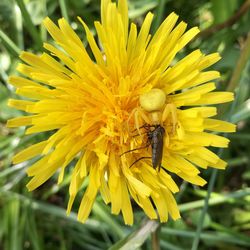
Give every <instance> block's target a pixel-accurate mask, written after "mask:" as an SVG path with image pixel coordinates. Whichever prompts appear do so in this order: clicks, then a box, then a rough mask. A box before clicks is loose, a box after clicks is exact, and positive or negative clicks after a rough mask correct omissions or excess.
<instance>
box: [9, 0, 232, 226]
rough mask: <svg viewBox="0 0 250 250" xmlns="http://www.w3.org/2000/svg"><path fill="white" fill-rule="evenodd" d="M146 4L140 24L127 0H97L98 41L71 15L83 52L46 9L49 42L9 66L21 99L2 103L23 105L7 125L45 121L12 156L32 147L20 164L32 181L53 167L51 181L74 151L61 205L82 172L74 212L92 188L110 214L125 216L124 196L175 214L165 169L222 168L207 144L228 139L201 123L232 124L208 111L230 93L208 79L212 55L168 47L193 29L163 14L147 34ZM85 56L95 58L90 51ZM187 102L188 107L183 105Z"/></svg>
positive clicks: (127, 202)
mask: <svg viewBox="0 0 250 250" xmlns="http://www.w3.org/2000/svg"><path fill="white" fill-rule="evenodd" d="M152 19H153V14H152V13H148V14H147V16H146V17H145V20H144V22H143V24H142V26H141V29H140V31H138V30H137V26H136V25H135V24H134V23H131V24H129V19H128V8H127V1H126V0H119V1H118V4H117V5H116V3H112V2H111V0H102V1H101V22H95V29H96V32H97V35H98V39H99V42H100V46H99V45H98V43H97V42H96V40H95V38H94V36H93V34H92V33H91V31H90V30H89V28H88V27H87V25H86V24H85V23H84V21H83V20H82V19H81V18H79V21H80V22H81V23H82V25H83V28H84V30H85V32H86V37H87V40H88V44H89V47H90V49H91V51H92V54H91V55H89V54H88V53H87V51H86V49H85V47H84V45H83V43H82V41H81V40H80V38H79V37H78V36H77V35H76V33H75V32H74V31H73V29H72V28H71V27H70V25H69V24H68V23H67V22H66V20H65V19H63V18H62V19H60V20H59V21H58V25H56V24H54V23H53V22H52V21H51V20H50V19H49V18H46V19H45V20H44V21H43V24H44V26H45V27H46V29H47V30H48V32H49V33H50V35H51V36H52V37H53V39H54V41H55V43H56V45H52V44H48V43H44V48H45V49H46V50H47V52H44V53H43V54H42V55H35V54H32V53H30V52H23V53H22V54H21V56H20V58H21V59H22V60H23V61H24V63H23V64H20V65H19V66H18V67H17V70H18V71H19V72H20V73H21V74H22V75H24V76H11V77H10V82H11V84H13V85H14V86H15V87H16V88H17V90H16V92H17V94H19V95H21V96H23V97H26V98H28V99H27V100H23V99H22V100H14V99H11V100H9V105H10V106H12V107H14V108H16V109H19V110H23V111H25V112H28V113H30V115H29V116H23V117H17V118H14V119H11V120H9V121H8V126H9V127H18V126H29V127H28V128H27V130H26V134H33V133H40V132H45V131H53V132H52V135H50V136H49V138H48V139H47V140H44V141H41V142H39V143H37V144H34V145H32V146H30V147H28V148H26V149H24V150H23V151H21V152H19V153H18V154H16V155H15V156H14V159H13V162H14V163H15V164H16V163H20V162H23V161H26V160H29V159H31V158H33V157H37V156H39V157H40V159H39V160H38V161H36V162H35V163H34V164H33V165H32V166H30V167H29V168H28V170H27V173H28V175H29V176H31V177H32V178H31V180H30V182H29V183H28V184H27V187H28V189H29V190H34V189H36V188H37V187H39V186H40V185H41V184H43V183H44V182H46V181H47V180H48V179H49V178H50V177H51V176H52V175H54V174H55V173H56V172H58V173H59V174H58V183H61V182H62V180H63V178H64V172H65V169H66V168H67V167H68V166H69V164H70V163H71V162H72V160H74V159H75V160H76V164H75V166H74V167H73V169H72V171H71V183H70V186H69V195H70V198H69V202H68V208H67V212H68V213H69V212H70V210H71V208H72V205H73V202H74V199H75V197H76V195H77V193H78V191H79V190H80V188H81V185H82V183H83V181H84V180H85V179H86V178H88V186H87V189H86V190H85V193H84V195H83V198H82V201H81V204H80V207H79V211H78V219H79V220H80V221H81V222H84V221H86V219H87V218H88V216H89V214H90V212H91V209H92V206H93V203H94V201H95V198H96V196H97V195H98V193H100V194H101V196H102V198H103V200H104V202H105V203H107V204H108V203H110V204H111V212H112V213H113V214H119V213H120V212H121V213H122V215H123V218H124V221H125V223H126V224H129V225H130V224H132V223H133V211H132V205H131V197H132V198H133V200H134V201H135V202H136V203H137V204H138V206H140V207H141V208H142V209H143V210H144V212H145V213H146V215H147V216H148V217H149V218H150V219H156V218H158V217H159V219H160V221H161V222H165V221H167V220H168V215H170V216H171V217H172V219H174V220H176V219H178V218H179V217H180V215H179V211H178V207H177V204H176V201H175V199H174V197H173V193H176V192H178V190H179V189H178V186H177V185H176V184H175V182H174V181H173V179H172V177H171V175H174V174H175V175H177V176H179V177H181V178H183V179H184V180H185V181H187V182H190V183H193V184H196V185H201V186H202V185H204V184H205V183H206V181H205V180H203V179H202V178H201V177H200V176H199V173H200V171H199V170H198V167H200V168H207V167H209V166H210V167H213V168H218V169H224V168H225V166H226V163H225V162H224V161H223V160H221V159H220V158H219V157H218V156H217V155H216V154H214V153H213V152H212V151H210V150H209V149H207V147H208V146H213V147H227V146H228V142H229V140H228V139H226V138H224V137H222V136H219V135H216V134H214V133H208V131H216V132H217V131H220V132H233V131H235V126H234V125H233V124H230V123H228V122H225V121H220V120H216V119H212V118H211V117H213V116H215V115H216V108H215V107H211V106H206V105H212V104H218V103H224V102H229V101H232V100H233V94H232V93H229V92H216V91H213V90H215V88H216V86H215V83H214V82H212V81H213V80H214V79H216V78H218V77H219V76H220V74H219V73H218V72H217V71H205V69H206V68H207V67H209V66H211V65H212V64H214V63H215V62H217V61H218V60H219V59H220V56H219V54H218V53H213V54H210V55H204V54H203V53H202V52H201V51H200V50H195V51H193V52H192V53H190V54H189V55H187V56H186V57H185V58H183V59H182V60H180V61H179V62H177V63H175V64H174V63H173V59H174V58H175V56H176V54H177V53H178V52H179V51H180V50H181V49H182V48H183V47H184V46H185V45H186V44H187V43H188V42H190V40H192V38H193V37H194V36H196V35H197V33H198V32H199V30H198V28H197V27H195V28H192V29H190V30H188V31H186V28H187V24H186V23H184V22H180V23H179V24H178V25H177V24H176V23H177V19H178V16H177V15H176V14H175V13H172V14H170V15H169V16H168V17H167V18H166V19H165V20H164V22H163V23H162V24H161V25H160V27H159V29H158V30H157V32H156V33H155V34H154V35H153V36H151V35H150V33H149V32H150V26H151V23H152ZM92 58H93V59H92ZM190 106H191V107H190Z"/></svg>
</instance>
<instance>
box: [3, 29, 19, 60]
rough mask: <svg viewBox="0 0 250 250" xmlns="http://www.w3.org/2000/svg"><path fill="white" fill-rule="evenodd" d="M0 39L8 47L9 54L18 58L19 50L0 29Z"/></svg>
mask: <svg viewBox="0 0 250 250" xmlns="http://www.w3.org/2000/svg"><path fill="white" fill-rule="evenodd" d="M0 39H1V40H3V42H4V43H5V44H6V45H7V46H8V48H9V49H10V50H11V52H12V53H13V54H14V55H16V56H18V55H19V54H20V52H21V50H20V49H19V48H18V47H17V45H16V44H15V43H14V42H13V41H12V40H11V39H10V38H9V37H8V36H7V35H6V34H5V33H4V32H3V31H2V30H1V29H0Z"/></svg>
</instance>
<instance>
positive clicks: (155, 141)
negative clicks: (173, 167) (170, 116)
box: [122, 124, 165, 171]
mask: <svg viewBox="0 0 250 250" xmlns="http://www.w3.org/2000/svg"><path fill="white" fill-rule="evenodd" d="M141 128H144V129H146V131H147V132H146V133H147V140H148V142H147V144H146V146H144V147H140V148H135V149H132V150H129V151H126V152H124V153H123V154H126V153H129V152H132V151H136V150H140V149H143V148H147V147H149V146H150V145H151V149H152V157H141V158H139V159H137V160H136V161H134V162H133V163H132V165H131V166H130V167H132V166H133V165H134V164H135V163H137V162H138V161H140V160H142V159H148V158H151V159H152V165H153V168H154V169H156V168H158V171H160V169H161V162H162V155H163V139H164V134H165V129H164V128H163V127H162V126H161V125H159V124H158V125H149V124H144V125H143V126H142V127H141ZM151 128H154V129H153V130H151ZM123 154H122V155H123Z"/></svg>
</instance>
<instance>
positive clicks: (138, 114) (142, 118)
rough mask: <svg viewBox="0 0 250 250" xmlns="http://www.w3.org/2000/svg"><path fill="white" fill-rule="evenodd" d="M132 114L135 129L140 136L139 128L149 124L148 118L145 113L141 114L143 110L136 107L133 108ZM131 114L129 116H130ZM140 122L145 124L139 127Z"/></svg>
mask: <svg viewBox="0 0 250 250" xmlns="http://www.w3.org/2000/svg"><path fill="white" fill-rule="evenodd" d="M132 113H133V114H134V121H135V128H136V130H137V131H138V134H139V135H140V136H141V135H142V134H141V131H140V129H141V128H145V124H150V120H149V118H148V117H147V116H146V115H145V113H144V112H143V110H142V109H141V108H140V107H138V108H135V109H134V110H133V111H132ZM132 113H131V114H132ZM141 121H142V122H144V123H145V124H144V125H142V126H140V124H141Z"/></svg>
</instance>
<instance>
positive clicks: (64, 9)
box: [59, 0, 69, 22]
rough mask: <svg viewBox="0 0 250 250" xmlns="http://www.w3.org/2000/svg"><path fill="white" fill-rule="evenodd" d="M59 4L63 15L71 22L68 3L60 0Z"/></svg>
mask: <svg viewBox="0 0 250 250" xmlns="http://www.w3.org/2000/svg"><path fill="white" fill-rule="evenodd" d="M59 5H60V8H61V12H62V16H63V17H64V18H65V19H66V20H67V21H68V22H69V15H68V10H67V5H66V1H65V0H59Z"/></svg>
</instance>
